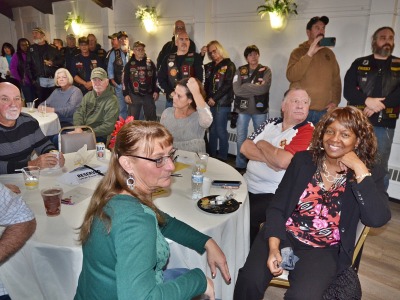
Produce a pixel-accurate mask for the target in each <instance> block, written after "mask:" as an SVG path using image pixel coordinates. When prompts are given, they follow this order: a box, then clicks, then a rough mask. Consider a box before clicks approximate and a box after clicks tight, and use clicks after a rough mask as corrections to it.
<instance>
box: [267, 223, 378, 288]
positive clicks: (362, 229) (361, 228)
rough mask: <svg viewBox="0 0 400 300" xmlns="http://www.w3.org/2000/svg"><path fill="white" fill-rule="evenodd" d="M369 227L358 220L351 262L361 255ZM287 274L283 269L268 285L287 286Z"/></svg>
mask: <svg viewBox="0 0 400 300" xmlns="http://www.w3.org/2000/svg"><path fill="white" fill-rule="evenodd" d="M369 229H370V228H369V227H368V226H365V225H364V224H363V223H361V221H359V222H358V225H357V233H356V243H355V246H354V253H353V260H352V264H354V263H355V262H356V260H359V256H361V253H362V251H361V249H362V247H363V246H364V242H365V239H366V238H367V235H368V232H369ZM288 276H289V271H286V270H284V271H283V273H282V275H280V276H278V277H274V278H273V279H272V280H271V282H270V285H273V286H279V287H286V288H288V287H289V286H290V284H289V280H288Z"/></svg>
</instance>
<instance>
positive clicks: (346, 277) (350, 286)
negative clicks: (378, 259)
mask: <svg viewBox="0 0 400 300" xmlns="http://www.w3.org/2000/svg"><path fill="white" fill-rule="evenodd" d="M361 295H362V292H361V284H360V279H359V278H358V275H357V273H356V271H355V270H354V269H353V267H352V266H350V267H348V268H347V269H345V270H343V271H342V272H340V273H339V274H338V275H337V277H336V278H335V279H334V280H333V282H332V283H331V285H330V286H329V287H328V288H327V289H326V291H325V292H324V295H323V297H322V299H324V300H361Z"/></svg>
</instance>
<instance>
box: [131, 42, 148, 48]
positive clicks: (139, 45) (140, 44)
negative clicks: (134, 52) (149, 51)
mask: <svg viewBox="0 0 400 300" xmlns="http://www.w3.org/2000/svg"><path fill="white" fill-rule="evenodd" d="M136 47H146V45H145V44H143V43H142V42H141V41H136V42H134V43H133V48H136Z"/></svg>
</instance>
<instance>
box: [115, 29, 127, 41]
mask: <svg viewBox="0 0 400 300" xmlns="http://www.w3.org/2000/svg"><path fill="white" fill-rule="evenodd" d="M123 36H125V37H128V34H127V33H126V31H119V32H118V33H117V37H118V38H119V39H120V38H121V37H123Z"/></svg>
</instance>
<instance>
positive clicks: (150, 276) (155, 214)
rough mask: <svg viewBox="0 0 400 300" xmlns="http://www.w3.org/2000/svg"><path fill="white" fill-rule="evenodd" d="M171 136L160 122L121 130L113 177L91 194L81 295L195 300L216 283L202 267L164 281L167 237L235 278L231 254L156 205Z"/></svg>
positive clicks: (169, 163)
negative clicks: (154, 199)
mask: <svg viewBox="0 0 400 300" xmlns="http://www.w3.org/2000/svg"><path fill="white" fill-rule="evenodd" d="M172 143H173V137H172V135H171V134H170V133H169V132H168V130H166V129H165V127H163V126H162V125H160V124H159V123H157V122H145V121H132V122H130V123H128V124H126V125H125V126H123V127H122V129H121V130H120V131H119V133H118V135H117V138H116V142H115V147H114V149H113V151H112V154H111V158H110V165H109V169H108V172H107V174H106V175H105V176H104V178H103V179H102V181H101V182H100V183H99V185H98V187H97V189H96V191H95V193H94V194H93V196H92V199H91V202H90V204H89V207H88V210H87V212H86V215H85V218H84V221H83V224H82V226H81V230H80V235H79V238H80V242H81V243H82V249H83V266H82V272H81V274H80V277H79V282H78V288H77V292H76V295H75V299H76V300H80V299H135V300H140V299H160V300H161V299H168V300H170V299H174V300H179V299H182V300H183V299H191V298H193V297H195V296H197V295H200V294H206V295H207V296H208V297H209V298H210V299H214V286H213V282H212V280H211V279H210V278H207V277H206V276H205V275H204V273H203V272H202V271H201V270H200V269H197V268H196V269H193V270H188V271H187V272H186V273H184V274H183V275H181V276H179V277H177V278H175V279H173V280H170V281H164V274H163V268H164V267H165V265H166V263H167V260H168V257H169V246H168V243H167V241H166V240H165V238H169V239H171V240H174V241H176V242H178V243H180V244H182V245H184V246H186V247H189V248H191V249H193V250H196V251H197V252H199V253H200V254H202V253H204V252H205V251H207V260H208V263H209V265H210V268H211V273H212V275H213V276H215V272H216V268H217V267H218V268H219V269H220V271H221V273H222V275H223V277H224V279H225V280H226V281H227V282H230V280H231V278H230V275H229V270H228V266H227V263H226V258H225V255H224V254H223V252H222V251H221V249H220V248H219V247H218V245H217V244H216V243H215V241H214V240H212V239H211V238H210V237H208V236H206V235H204V234H202V233H200V232H198V231H197V230H195V229H193V228H192V227H190V226H189V225H187V224H185V223H183V222H181V221H179V220H177V219H175V218H172V217H170V216H169V215H167V214H165V213H163V212H162V211H160V210H158V209H157V207H156V206H155V205H154V203H153V202H152V199H151V194H152V192H154V191H155V190H156V189H158V188H165V187H168V186H169V185H170V184H171V174H172V172H173V171H174V169H175V167H174V163H173V156H174V153H175V149H173V148H172Z"/></svg>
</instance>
